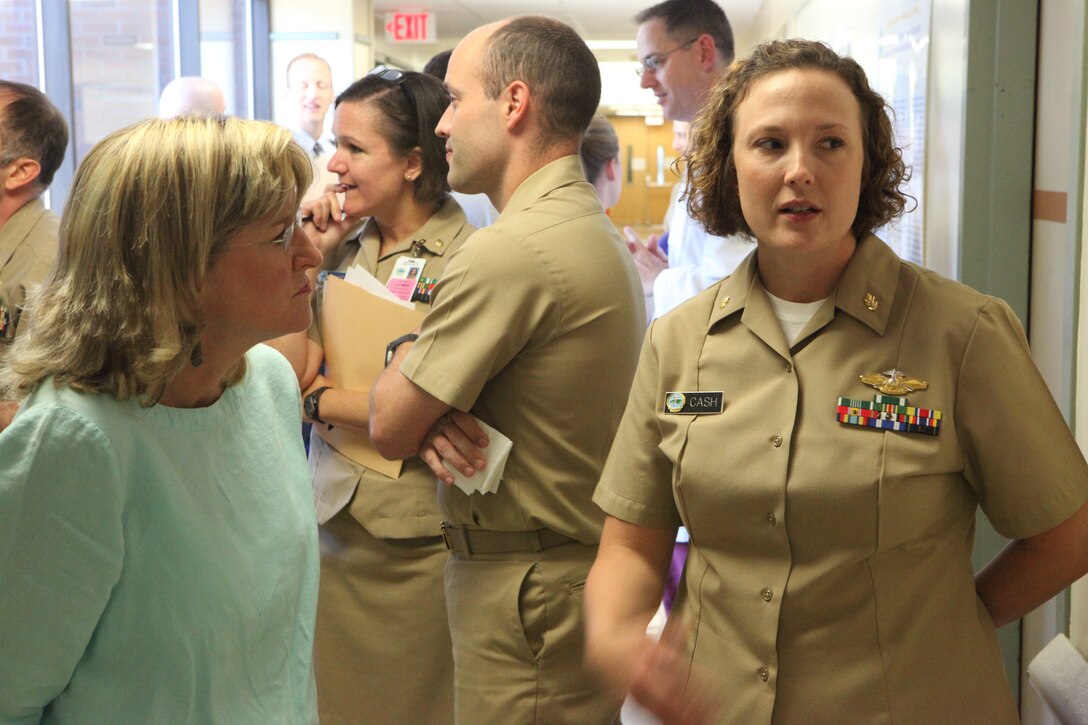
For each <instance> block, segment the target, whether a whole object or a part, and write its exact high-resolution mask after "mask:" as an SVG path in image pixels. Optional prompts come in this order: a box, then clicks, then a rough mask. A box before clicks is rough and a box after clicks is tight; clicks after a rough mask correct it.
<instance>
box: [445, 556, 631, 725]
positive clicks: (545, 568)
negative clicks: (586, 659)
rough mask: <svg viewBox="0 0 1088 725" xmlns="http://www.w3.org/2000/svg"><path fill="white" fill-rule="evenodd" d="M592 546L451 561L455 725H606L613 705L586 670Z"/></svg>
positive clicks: (449, 598)
mask: <svg viewBox="0 0 1088 725" xmlns="http://www.w3.org/2000/svg"><path fill="white" fill-rule="evenodd" d="M596 553H597V547H596V546H585V545H583V544H577V543H575V544H566V545H563V546H557V547H555V548H552V549H547V550H545V551H540V552H526V553H524V554H490V555H474V556H471V557H467V556H462V555H459V554H454V555H453V557H452V558H451V559H450V561H449V563H448V564H447V565H446V603H447V606H448V608H449V616H450V625H451V631H452V633H453V650H454V662H455V663H456V674H455V684H454V687H455V691H456V705H455V707H456V711H457V723H458V725H563V724H564V723H569V724H570V725H611V724H612V723H614V722H617V721H618V716H619V704H618V703H617V702H616V701H615V700H614V699H612V698H610V697H608V696H607V695H605V692H604V690H603V689H602V688H600V687H599V686H598V683H597V682H596V681H595V680H594V679H593V677H592V676H591V675H590V674H589V673H587V672H586V670H585V667H584V665H583V652H584V649H585V639H584V626H583V616H582V595H583V590H584V588H585V582H586V575H587V574H588V573H589V567H590V566H591V565H592V563H593V558H594V556H595V555H596Z"/></svg>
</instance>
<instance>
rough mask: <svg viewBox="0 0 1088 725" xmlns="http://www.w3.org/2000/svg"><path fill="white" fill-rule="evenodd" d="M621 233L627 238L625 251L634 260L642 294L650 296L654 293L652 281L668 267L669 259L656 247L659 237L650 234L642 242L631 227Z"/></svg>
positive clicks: (625, 228)
mask: <svg viewBox="0 0 1088 725" xmlns="http://www.w3.org/2000/svg"><path fill="white" fill-rule="evenodd" d="M623 233H624V236H626V237H627V249H628V251H630V252H631V256H632V257H634V259H635V268H636V269H637V270H638V276H639V278H640V279H641V280H642V293H643V294H645V295H652V294H653V293H654V280H656V279H657V275H659V274H661V272H662V271H663V270H665V269H667V268H668V266H669V258H668V257H667V256H665V253H664V252H662V251H661V249H660V248H659V247H658V246H657V243H658V240H659V239H660V237H658V236H657V235H656V234H651V235H650V236H649V238H648V239H647V240H646V241H645V242H643V241H642V239H640V238H639V236H638V234H636V233H635V230H634V229H632V228H631V227H624V228H623Z"/></svg>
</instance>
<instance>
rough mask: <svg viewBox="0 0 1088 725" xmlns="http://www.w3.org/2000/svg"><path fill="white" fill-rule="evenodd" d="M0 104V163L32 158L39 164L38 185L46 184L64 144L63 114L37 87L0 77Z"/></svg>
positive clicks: (46, 186)
mask: <svg viewBox="0 0 1088 725" xmlns="http://www.w3.org/2000/svg"><path fill="white" fill-rule="evenodd" d="M5 102H6V105H5ZM0 106H4V108H3V110H2V111H0V141H2V143H3V148H0V164H7V163H10V162H12V161H14V160H15V159H18V158H23V157H26V158H30V159H34V160H35V161H37V162H38V165H39V166H40V167H41V171H40V172H39V173H38V179H37V184H38V187H39V188H40V189H43V190H44V189H47V188H49V185H50V184H52V183H53V175H54V174H56V173H57V169H59V168H60V165H61V164H62V163H63V162H64V152H65V150H66V149H67V148H68V124H67V123H65V121H64V115H63V114H61V112H60V111H59V110H58V109H57V107H56V106H54V105H53V103H52V102H51V101H50V100H49V99H48V98H47V97H46V95H45V94H44V93H42V92H41V91H39V90H38V89H37V88H34V87H33V86H28V85H26V84H25V83H16V82H15V81H5V80H0Z"/></svg>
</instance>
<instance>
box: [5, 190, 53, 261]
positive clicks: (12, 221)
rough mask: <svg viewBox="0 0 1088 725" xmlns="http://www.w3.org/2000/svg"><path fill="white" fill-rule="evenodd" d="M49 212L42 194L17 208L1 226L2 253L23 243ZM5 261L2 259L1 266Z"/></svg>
mask: <svg viewBox="0 0 1088 725" xmlns="http://www.w3.org/2000/svg"><path fill="white" fill-rule="evenodd" d="M48 213H49V212H48V211H47V210H46V208H45V204H44V203H42V199H41V197H40V196H39V197H35V198H33V199H31V200H30V201H28V202H27V203H25V204H23V205H22V206H21V207H19V208H18V209H16V210H15V213H14V214H12V215H11V216H10V217H8V220H7V221H6V222H4V225H3V226H2V227H0V254H2V250H3V249H7V248H8V247H9V246H10V247H11V249H12V250H14V249H15V247H18V246H19V245H20V244H22V243H23V241H24V240H25V239H26V238H27V236H29V234H30V231H31V230H32V229H33V228H34V226H35V225H36V224H37V223H38V221H39V220H41V218H42V217H44V216H45V215H46V214H48ZM4 261H6V260H0V266H3V262H4Z"/></svg>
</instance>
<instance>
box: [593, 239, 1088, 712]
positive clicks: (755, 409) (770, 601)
mask: <svg viewBox="0 0 1088 725" xmlns="http://www.w3.org/2000/svg"><path fill="white" fill-rule="evenodd" d="M893 368H894V369H898V370H899V371H901V372H902V373H904V374H905V375H909V376H912V377H914V378H918V379H921V380H924V381H927V382H928V383H929V386H928V388H927V389H925V390H915V391H914V392H909V393H905V394H904V395H903V397H906V398H907V399H908V405H911V406H921V407H925V408H930V409H934V410H939V411H941V414H942V416H943V419H942V422H941V425H940V428H939V432H938V434H937V435H936V436H932V435H924V434H920V433H908V432H895V431H883V430H877V429H873V428H864V427H858V426H855V425H849V424H844V423H840V422H838V420H837V418H836V407H837V401H838V398H839V397H849V398H853V399H867V400H872V399H873V396H874V395H875V394H876V393H877V391H876V390H874V389H872V388H869V387H867V386H866V385H864V384H863V383H862V382H860V381H859V379H858V377H859V376H860V375H867V374H870V373H880V372H883V371H888V370H891V369H893ZM690 391H723V392H724V396H723V397H724V410H723V411H722V412H721V413H720V414H717V415H714V414H711V415H691V414H671V413H667V412H666V405H665V401H666V395H667V393H669V392H690ZM1086 498H1088V467H1086V466H1085V461H1084V458H1083V456H1082V455H1081V452H1080V450H1079V449H1078V448H1077V445H1076V443H1075V442H1074V440H1073V437H1072V435H1071V434H1070V432H1069V429H1068V428H1067V426H1066V424H1065V422H1064V421H1063V419H1062V416H1061V414H1060V412H1059V411H1058V409H1057V407H1056V405H1055V404H1054V401H1053V399H1052V398H1051V396H1050V393H1049V392H1048V390H1047V388H1046V385H1045V384H1044V382H1043V380H1042V379H1041V377H1040V375H1039V373H1038V371H1037V370H1036V368H1035V365H1034V364H1033V362H1032V360H1031V356H1030V352H1029V350H1028V346H1027V341H1026V340H1025V338H1024V334H1023V331H1022V329H1021V328H1020V325H1019V323H1018V322H1017V321H1016V319H1015V317H1014V316H1013V314H1012V312H1011V310H1009V308H1008V307H1007V306H1006V305H1005V303H1003V302H1001V301H1000V300H997V299H994V298H992V297H987V296H985V295H982V294H979V293H978V292H975V291H974V290H971V289H969V288H967V287H965V286H963V285H960V284H957V283H955V282H951V281H949V280H946V279H944V278H942V277H940V276H938V275H937V274H934V273H933V272H930V271H927V270H925V269H922V268H920V267H917V266H915V265H913V264H910V263H908V262H904V261H902V260H900V259H899V258H898V257H896V256H895V254H894V253H893V252H892V251H891V250H890V249H889V248H888V247H887V246H885V245H884V243H883V242H881V241H880V240H879V239H877V238H875V237H868V238H866V239H864V240H862V241H861V242H860V243H859V246H858V248H857V251H856V252H855V253H854V255H853V258H852V259H851V260H850V263H849V265H848V266H847V269H846V271H845V273H844V275H843V277H842V280H841V281H840V283H839V285H838V288H837V290H836V291H835V293H834V294H833V295H832V296H831V298H829V299H828V300H827V301H826V302H825V304H824V305H823V306H822V307H821V308H820V309H819V310H818V311H817V312H816V314H815V316H814V317H813V319H812V320H810V321H809V323H808V325H807V326H806V327H805V329H804V330H802V331H801V333H800V335H799V336H798V339H797V341H796V342H794V344H793V345H792V346H787V344H786V342H785V340H784V339H783V334H782V331H781V327H780V326H779V323H778V321H777V320H776V319H775V316H774V313H773V311H772V309H771V306H770V303H769V302H768V299H767V294H766V292H765V291H764V290H763V287H762V286H761V284H760V283H759V280H758V276H757V274H756V256H755V255H752V256H749V257H748V259H747V260H746V261H745V262H744V263H742V264H741V266H740V267H739V268H738V269H737V272H736V273H735V274H734V275H733V276H732V277H730V278H728V279H726V280H724V281H723V282H721V283H720V284H719V285H716V286H714V287H712V288H710V289H708V290H707V291H705V292H703V293H702V294H700V295H698V296H697V297H695V298H694V299H693V300H691V301H690V302H689V303H687V304H685V305H683V306H681V307H678V308H677V309H676V310H675V311H674V312H673V313H672V314H669V315H666V316H665V317H663V318H662V319H661V320H659V321H657V322H655V323H654V326H653V327H652V328H651V330H650V332H649V333H648V338H647V341H646V344H645V346H644V348H643V351H642V358H641V361H640V363H639V371H638V374H637V375H636V379H635V384H634V388H633V390H632V394H631V400H630V402H629V404H628V409H627V412H626V414H625V417H624V420H623V424H622V425H621V427H620V431H619V433H618V434H617V437H616V444H615V446H614V447H613V449H612V453H611V455H610V457H609V461H608V465H607V466H606V468H605V471H604V474H603V477H602V480H601V483H600V486H599V487H598V489H597V492H596V494H595V500H596V501H597V502H598V503H599V504H600V505H601V506H602V507H603V508H604V510H605V511H607V512H608V513H609V514H611V515H613V516H616V517H618V518H620V519H623V520H626V521H630V522H634V523H638V524H643V525H648V526H657V527H672V526H676V525H677V524H680V523H681V522H683V524H684V525H685V526H687V527H688V530H689V531H690V533H691V540H692V554H691V558H690V559H689V560H688V564H687V569H686V576H685V582H684V585H683V588H682V590H681V593H680V599H679V602H678V605H677V606H678V608H679V610H680V611H681V613H682V614H683V615H684V616H686V617H687V619H688V622H689V623H690V624H691V625H692V633H691V637H690V643H691V645H690V646H691V648H692V655H693V656H692V666H693V668H696V669H699V670H701V671H702V672H703V674H704V675H705V676H708V677H710V678H713V680H714V681H715V682H716V683H717V684H718V685H719V686H720V687H721V691H722V692H723V693H725V696H726V697H725V701H726V711H725V713H724V714H723V716H722V718H721V720H720V721H721V722H723V723H724V722H730V723H769V722H773V723H799V722H804V723H845V722H849V723H958V724H959V723H980V724H981V723H985V724H986V725H994V724H998V723H1014V722H1016V721H1017V715H1016V704H1015V703H1014V702H1013V700H1012V696H1011V693H1010V692H1009V688H1008V685H1007V683H1006V679H1005V673H1004V671H1003V669H1002V664H1001V658H1000V655H999V652H998V646H997V642H996V638H995V635H994V628H993V624H992V622H991V620H990V618H989V616H988V614H987V612H986V610H985V608H984V607H983V605H982V603H981V602H980V601H979V599H978V598H977V596H976V594H975V587H974V579H973V573H972V568H971V553H972V543H973V538H974V527H975V511H976V508H977V507H978V506H981V507H982V509H983V510H984V511H985V513H986V515H987V516H988V517H989V519H990V521H992V522H993V524H994V526H995V527H996V528H997V530H998V531H1000V532H1001V533H1002V534H1004V535H1005V536H1008V537H1012V538H1022V537H1026V536H1031V535H1033V534H1037V533H1040V532H1042V531H1045V530H1047V529H1049V528H1051V527H1053V526H1055V525H1056V524H1058V523H1060V522H1062V521H1063V520H1065V519H1066V518H1067V517H1069V516H1070V515H1072V514H1073V512H1074V511H1076V510H1077V509H1078V508H1079V507H1080V505H1081V504H1082V503H1083V502H1084V501H1085V499H1086Z"/></svg>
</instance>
